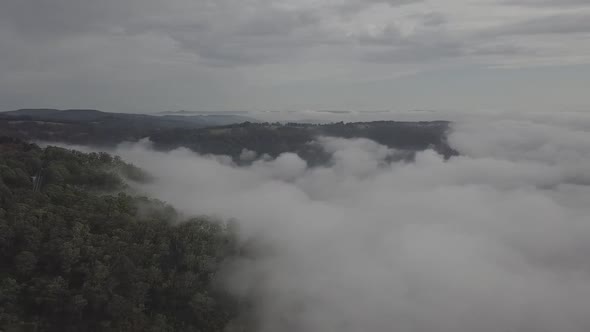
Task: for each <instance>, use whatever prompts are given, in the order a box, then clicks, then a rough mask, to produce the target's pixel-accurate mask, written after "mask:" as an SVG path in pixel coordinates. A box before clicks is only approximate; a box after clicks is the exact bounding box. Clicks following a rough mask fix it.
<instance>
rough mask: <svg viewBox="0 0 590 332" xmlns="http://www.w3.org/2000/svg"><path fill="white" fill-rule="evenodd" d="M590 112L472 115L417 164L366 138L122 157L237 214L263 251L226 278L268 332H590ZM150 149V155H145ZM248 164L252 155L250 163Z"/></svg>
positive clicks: (186, 194)
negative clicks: (305, 146) (301, 146)
mask: <svg viewBox="0 0 590 332" xmlns="http://www.w3.org/2000/svg"><path fill="white" fill-rule="evenodd" d="M588 125H590V121H588V118H587V117H584V116H580V117H578V118H576V119H573V118H569V119H568V118H565V117H562V118H560V119H559V118H553V119H551V118H548V117H545V118H544V117H535V118H531V117H530V116H529V117H522V118H512V119H510V118H506V117H505V118H503V119H485V121H482V119H463V120H462V121H460V122H457V124H456V125H455V129H454V132H453V133H452V135H451V136H450V142H451V144H452V145H453V146H454V148H456V149H457V150H458V151H460V152H461V154H462V156H460V157H456V158H453V159H451V160H449V161H445V160H444V159H443V158H442V157H441V156H439V155H437V154H436V153H435V152H433V151H424V152H422V153H419V154H418V156H417V158H416V161H415V162H412V163H393V164H388V163H387V162H385V160H386V159H388V157H389V156H391V154H394V153H395V151H392V150H390V149H388V148H386V147H383V146H380V145H378V144H376V143H374V142H371V141H367V140H343V139H334V138H320V139H319V141H318V142H319V144H322V145H323V146H324V148H325V149H326V150H327V151H329V152H331V153H332V154H333V158H332V159H333V160H332V164H331V165H329V166H326V167H320V168H313V169H310V168H308V167H307V165H306V164H305V162H304V161H303V160H301V159H300V158H299V157H298V156H296V155H293V154H284V155H281V156H280V157H278V158H277V159H275V160H268V159H265V160H262V159H261V160H258V161H256V162H255V163H254V164H253V165H251V166H249V167H236V166H234V165H232V164H231V162H230V161H229V160H228V158H222V157H219V156H199V155H195V154H194V153H192V152H190V151H188V150H185V149H179V150H175V151H172V152H169V153H162V152H155V151H153V150H151V149H150V148H149V144H148V143H146V142H143V143H138V144H126V145H123V146H121V147H119V149H118V150H117V153H118V154H120V155H121V156H122V157H123V158H125V159H126V160H129V161H132V162H134V163H136V164H138V165H140V166H142V167H144V168H146V169H147V170H148V171H149V172H151V173H153V174H154V175H156V176H157V178H158V182H157V183H155V184H153V185H150V186H145V187H141V188H138V189H139V190H141V191H145V192H148V193H149V194H151V195H155V196H156V197H158V198H160V199H163V200H166V201H168V202H170V203H172V204H174V205H175V206H177V207H178V208H180V209H181V210H183V211H185V212H187V213H191V214H210V215H216V216H219V217H221V218H228V219H229V218H236V219H237V220H238V222H239V225H240V229H241V236H242V237H243V238H242V239H243V241H244V242H248V241H254V243H256V244H257V245H258V246H260V247H261V248H264V250H262V251H261V252H259V253H258V255H256V256H255V257H254V258H252V259H244V260H243V261H239V262H235V265H234V268H233V269H232V270H231V271H230V272H231V273H228V274H227V275H226V276H225V277H226V279H227V285H228V287H229V288H230V290H231V291H232V292H234V293H235V294H236V295H237V296H243V297H244V298H245V299H248V300H250V301H253V308H251V312H248V315H250V317H249V318H250V319H252V320H253V321H254V326H255V328H256V330H257V331H261V332H267V331H269V332H270V331H310V332H320V331H322V332H325V331H370V332H372V331H391V330H395V331H442V332H447V331H448V332H470V331H483V332H486V331H490V332H492V331H493V332H495V331H536V332H538V331H547V332H552V331H580V332H582V331H588V330H589V329H590V319H589V318H588V315H587V308H588V307H589V306H590V263H589V260H588V257H589V256H590V244H589V242H588V240H587V239H588V237H589V236H590V223H588V215H590V207H588V204H587V202H588V199H589V198H590V186H589V185H590V172H589V171H588V168H587V167H585V165H588V164H590V148H589V147H590V135H589V134H588V129H589V127H588ZM146 144H147V145H146ZM249 155H251V154H249Z"/></svg>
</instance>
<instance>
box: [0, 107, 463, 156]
mask: <svg viewBox="0 0 590 332" xmlns="http://www.w3.org/2000/svg"><path fill="white" fill-rule="evenodd" d="M448 131H449V123H448V122H445V121H432V122H395V121H376V122H362V123H361V122H359V123H342V122H339V123H332V124H325V125H313V124H298V123H286V124H282V123H251V122H243V123H240V124H233V125H226V126H216V127H207V128H186V127H184V128H167V127H157V128H155V127H145V126H142V125H141V122H134V121H131V122H130V121H115V122H114V123H113V124H112V125H105V124H104V123H94V122H87V121H75V122H72V121H69V122H63V121H61V122H60V121H57V120H52V121H31V120H15V119H12V118H2V117H0V132H3V133H5V134H6V135H10V136H13V137H18V138H21V139H24V140H29V141H31V140H39V141H46V142H63V143H69V144H81V145H93V146H106V147H113V146H115V145H117V144H119V143H121V142H125V141H137V140H139V139H142V138H145V137H149V138H150V140H151V141H152V142H153V143H154V146H155V148H157V149H161V150H171V149H175V148H179V147H187V148H190V149H191V150H193V151H195V152H198V153H201V154H223V155H229V156H232V157H233V158H234V160H238V159H239V156H240V154H241V152H242V151H243V150H244V149H246V150H251V151H256V152H257V153H259V154H268V155H270V156H272V157H276V156H278V155H279V154H281V153H284V152H293V153H297V154H298V155H299V156H300V157H302V158H303V159H305V160H306V161H308V162H309V163H311V164H314V163H318V162H322V161H325V156H322V155H321V151H319V150H318V149H315V148H314V147H313V146H310V144H309V143H310V142H312V141H314V140H315V139H316V138H317V137H319V136H331V137H342V138H367V139H370V140H373V141H375V142H377V143H379V144H382V145H385V146H388V147H390V148H394V149H398V150H404V151H407V152H408V153H409V154H412V153H414V152H416V151H421V150H425V149H428V148H433V149H434V150H436V151H437V152H439V153H440V154H442V155H444V156H446V157H450V156H452V155H455V154H456V151H454V150H453V149H452V148H451V147H450V146H449V145H448V143H447V140H446V138H447V133H448Z"/></svg>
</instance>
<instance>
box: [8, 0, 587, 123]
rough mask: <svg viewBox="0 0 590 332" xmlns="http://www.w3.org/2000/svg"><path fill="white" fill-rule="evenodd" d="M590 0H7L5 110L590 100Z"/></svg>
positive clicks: (459, 105) (537, 104)
mask: <svg viewBox="0 0 590 332" xmlns="http://www.w3.org/2000/svg"><path fill="white" fill-rule="evenodd" d="M589 85H590V1H588V0H323V1H322V0H272V1H271V0H167V1H162V0H100V1H96V0H1V1H0V109H2V110H9V109H15V108H23V107H57V108H98V109H102V110H106V111H124V112H156V111H165V110H178V109H187V110H199V111H233V110H261V109H262V110H301V109H349V110H382V109H387V110H400V111H403V110H408V109H444V110H448V109H460V110H473V111H481V110H507V111H510V110H538V109H540V110H543V111H553V110H561V111H563V110H570V111H585V110H588V109H590V99H589V98H588V97H587V94H588V93H587V89H588V86H589Z"/></svg>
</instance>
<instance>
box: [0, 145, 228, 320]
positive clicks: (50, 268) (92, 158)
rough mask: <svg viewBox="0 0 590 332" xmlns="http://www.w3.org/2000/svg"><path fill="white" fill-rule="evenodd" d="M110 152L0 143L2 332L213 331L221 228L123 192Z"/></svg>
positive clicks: (223, 255) (224, 234) (219, 309)
mask: <svg viewBox="0 0 590 332" xmlns="http://www.w3.org/2000/svg"><path fill="white" fill-rule="evenodd" d="M128 181H149V176H148V175H147V174H145V173H144V172H143V171H141V170H140V169H138V168H137V167H135V166H133V165H129V164H126V163H125V162H123V161H122V160H121V159H119V158H118V157H113V156H111V155H109V154H106V153H89V154H87V153H81V152H77V151H72V150H66V149H61V148H56V147H47V148H40V147H39V146H37V145H34V144H28V143H24V142H21V141H18V140H16V139H10V138H0V330H2V329H5V330H11V329H12V330H15V331H26V330H32V331H221V330H223V328H224V326H226V325H227V323H228V322H229V321H230V320H231V319H232V318H233V317H234V316H235V311H236V308H235V307H236V306H235V303H234V302H233V301H232V299H231V298H230V297H228V296H227V295H226V294H225V293H224V292H223V291H221V289H220V287H217V283H216V279H217V278H216V276H217V275H218V271H219V270H220V269H222V268H223V266H224V264H225V262H227V261H228V259H230V258H231V257H232V256H234V255H235V254H236V251H237V250H236V241H235V236H234V234H233V233H232V231H231V227H230V226H228V225H227V224H224V223H221V222H217V221H214V220H210V219H208V218H202V217H201V218H188V219H187V218H184V217H183V216H182V215H181V214H179V213H178V212H177V211H175V210H174V208H172V207H171V206H169V205H167V204H165V203H163V202H159V201H156V200H153V199H150V198H147V197H139V196H135V195H133V194H130V193H129V192H127V191H126V190H125V189H126V186H127V185H126V183H127V182H128Z"/></svg>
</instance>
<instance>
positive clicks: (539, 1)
mask: <svg viewBox="0 0 590 332" xmlns="http://www.w3.org/2000/svg"><path fill="white" fill-rule="evenodd" d="M502 4H505V5H516V6H527V7H560V8H563V7H587V6H590V3H588V1H587V0H506V1H503V2H502Z"/></svg>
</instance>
